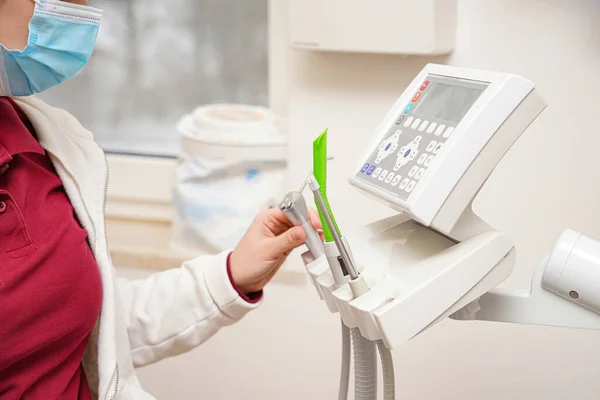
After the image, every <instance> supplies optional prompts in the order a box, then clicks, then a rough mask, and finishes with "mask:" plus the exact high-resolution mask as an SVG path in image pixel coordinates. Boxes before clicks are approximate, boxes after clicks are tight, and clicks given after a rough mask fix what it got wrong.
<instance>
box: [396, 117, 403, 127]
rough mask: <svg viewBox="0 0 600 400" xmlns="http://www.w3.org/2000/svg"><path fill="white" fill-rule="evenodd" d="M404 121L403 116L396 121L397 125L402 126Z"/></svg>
mask: <svg viewBox="0 0 600 400" xmlns="http://www.w3.org/2000/svg"><path fill="white" fill-rule="evenodd" d="M403 120H404V115H401V116H399V117H398V119H397V120H396V125H400V123H401V122H402V121H403Z"/></svg>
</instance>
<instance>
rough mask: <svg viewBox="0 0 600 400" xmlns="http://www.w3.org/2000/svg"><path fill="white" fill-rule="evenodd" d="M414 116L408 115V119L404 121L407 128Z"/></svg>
mask: <svg viewBox="0 0 600 400" xmlns="http://www.w3.org/2000/svg"><path fill="white" fill-rule="evenodd" d="M413 119H414V118H413V117H408V118H407V119H406V121H404V127H405V128H407V127H408V126H409V125H410V124H412V122H413Z"/></svg>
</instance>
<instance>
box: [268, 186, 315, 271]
mask: <svg viewBox="0 0 600 400" xmlns="http://www.w3.org/2000/svg"><path fill="white" fill-rule="evenodd" d="M279 208H280V209H281V211H283V213H284V214H285V215H286V216H287V217H288V218H289V220H290V221H291V222H292V223H293V224H294V225H296V226H301V227H302V228H303V229H304V232H306V242H305V244H306V247H308V250H310V252H311V253H312V256H313V257H314V259H315V260H316V259H317V258H319V257H321V256H322V255H324V254H325V249H324V248H323V241H322V240H321V237H320V236H319V232H317V230H316V229H315V228H314V227H313V225H312V223H311V222H310V218H309V216H308V207H307V206H306V201H305V200H304V197H303V196H302V194H301V193H300V192H289V193H288V194H286V195H285V197H284V198H283V201H282V202H281V203H280V204H279Z"/></svg>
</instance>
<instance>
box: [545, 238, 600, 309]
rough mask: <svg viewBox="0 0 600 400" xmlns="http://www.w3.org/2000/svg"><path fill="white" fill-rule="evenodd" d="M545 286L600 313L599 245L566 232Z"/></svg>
mask: <svg viewBox="0 0 600 400" xmlns="http://www.w3.org/2000/svg"><path fill="white" fill-rule="evenodd" d="M542 287H543V288H544V289H546V290H548V291H550V292H552V293H555V294H557V295H558V296H560V297H562V298H564V299H567V300H569V301H571V302H574V303H577V304H580V305H581V306H583V307H586V308H589V309H590V310H593V311H595V312H597V313H600V243H599V242H597V241H595V240H592V239H590V238H589V237H586V236H584V235H582V234H581V233H578V232H575V231H573V230H567V231H565V232H564V233H563V234H562V235H561V237H560V239H559V240H558V243H557V244H556V246H555V248H554V250H553V251H552V254H551V255H550V257H549V259H548V263H547V264H546V269H545V271H544V275H543V277H542Z"/></svg>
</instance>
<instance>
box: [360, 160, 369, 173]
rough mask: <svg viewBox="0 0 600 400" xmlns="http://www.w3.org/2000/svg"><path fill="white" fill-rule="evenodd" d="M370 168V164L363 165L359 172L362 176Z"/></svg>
mask: <svg viewBox="0 0 600 400" xmlns="http://www.w3.org/2000/svg"><path fill="white" fill-rule="evenodd" d="M370 166H371V164H369V163H366V164H365V165H363V167H362V169H361V170H360V172H362V173H363V174H364V173H365V172H367V170H368V169H369V167H370Z"/></svg>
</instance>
